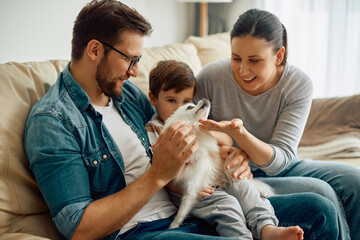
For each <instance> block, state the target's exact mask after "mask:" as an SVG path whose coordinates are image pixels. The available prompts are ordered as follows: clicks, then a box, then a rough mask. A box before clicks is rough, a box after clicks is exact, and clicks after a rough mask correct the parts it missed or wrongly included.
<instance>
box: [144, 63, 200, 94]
mask: <svg viewBox="0 0 360 240" xmlns="http://www.w3.org/2000/svg"><path fill="white" fill-rule="evenodd" d="M188 87H194V94H195V91H196V78H195V76H194V73H193V71H192V70H191V68H190V67H189V65H187V64H186V63H184V62H180V61H176V60H165V61H160V62H158V64H157V65H156V66H155V67H154V68H153V69H152V70H151V72H150V75H149V90H150V91H151V93H152V94H153V95H154V97H155V98H157V97H158V96H159V92H160V91H161V90H164V91H168V90H170V89H175V92H180V91H182V90H184V89H185V88H188Z"/></svg>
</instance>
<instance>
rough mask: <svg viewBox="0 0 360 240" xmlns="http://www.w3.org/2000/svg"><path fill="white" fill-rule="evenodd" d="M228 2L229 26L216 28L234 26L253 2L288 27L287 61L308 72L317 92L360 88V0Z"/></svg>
mask: <svg viewBox="0 0 360 240" xmlns="http://www.w3.org/2000/svg"><path fill="white" fill-rule="evenodd" d="M230 5H231V6H229V5H228V6H227V7H223V9H225V10H227V13H226V14H224V12H221V15H222V16H225V17H223V21H224V23H223V25H225V26H226V27H225V28H224V29H221V30H219V29H217V31H230V30H231V28H232V25H233V24H234V23H235V21H236V20H237V18H238V16H239V15H240V14H241V13H243V12H244V11H246V10H247V9H250V8H259V9H264V10H267V11H270V12H272V13H274V14H275V15H276V16H278V17H279V19H280V21H281V22H282V23H283V24H284V26H285V27H286V29H287V32H288V62H289V64H293V65H296V66H298V67H300V68H301V69H302V70H303V71H304V72H305V73H306V74H308V75H309V76H310V78H311V79H312V81H313V84H314V98H321V97H336V96H347V95H353V94H359V93H360V0H291V1H289V0H234V1H233V3H232V4H230ZM210 7H217V8H218V5H215V4H214V6H209V9H210V10H209V17H210V18H211V17H212V16H214V15H215V14H216V12H215V11H214V10H213V11H211V10H212V9H211V8H210ZM225 10H223V11H225ZM210 13H211V15H210ZM219 19H221V17H218V16H217V21H219ZM210 24H211V21H210ZM218 25H219V24H218ZM210 30H211V26H210Z"/></svg>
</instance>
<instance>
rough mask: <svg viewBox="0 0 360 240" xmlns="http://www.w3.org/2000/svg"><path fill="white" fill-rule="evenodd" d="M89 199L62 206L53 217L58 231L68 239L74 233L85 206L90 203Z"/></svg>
mask: <svg viewBox="0 0 360 240" xmlns="http://www.w3.org/2000/svg"><path fill="white" fill-rule="evenodd" d="M91 202H92V201H91V200H88V201H84V202H79V203H73V204H70V205H67V206H66V207H64V208H63V209H62V210H61V211H60V212H58V214H56V216H55V217H53V222H54V223H55V225H56V227H57V229H58V230H59V232H61V233H62V235H64V237H66V239H70V238H71V237H72V235H73V234H74V232H75V230H76V228H77V226H78V224H79V223H80V220H81V217H82V215H83V214H84V211H85V208H86V207H87V206H88V205H89V204H90V203H91Z"/></svg>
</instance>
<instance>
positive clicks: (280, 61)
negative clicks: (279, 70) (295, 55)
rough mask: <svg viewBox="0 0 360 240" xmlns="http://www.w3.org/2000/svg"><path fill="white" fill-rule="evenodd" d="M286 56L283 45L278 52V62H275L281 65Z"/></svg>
mask: <svg viewBox="0 0 360 240" xmlns="http://www.w3.org/2000/svg"><path fill="white" fill-rule="evenodd" d="M284 56H285V47H284V46H281V47H280V48H279V50H278V51H277V53H276V62H275V64H276V65H277V66H279V65H280V64H281V63H282V61H283V59H284Z"/></svg>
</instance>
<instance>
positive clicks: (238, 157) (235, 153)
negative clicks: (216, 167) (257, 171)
mask: <svg viewBox="0 0 360 240" xmlns="http://www.w3.org/2000/svg"><path fill="white" fill-rule="evenodd" d="M220 157H221V159H222V160H224V161H225V160H229V161H228V163H227V165H226V166H225V168H226V170H233V173H232V177H233V178H237V179H239V180H242V179H245V178H248V179H252V178H253V175H252V173H251V169H250V159H249V157H248V156H247V155H246V153H245V152H244V151H242V150H240V149H238V148H235V147H228V146H221V147H220ZM228 157H232V159H228Z"/></svg>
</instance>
